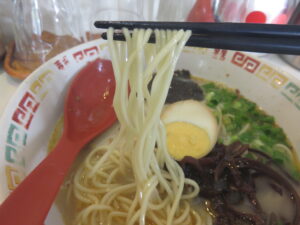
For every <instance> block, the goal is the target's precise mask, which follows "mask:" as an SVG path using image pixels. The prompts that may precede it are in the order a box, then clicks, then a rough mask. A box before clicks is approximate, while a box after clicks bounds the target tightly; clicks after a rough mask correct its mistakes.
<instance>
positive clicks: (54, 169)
mask: <svg viewBox="0 0 300 225" xmlns="http://www.w3.org/2000/svg"><path fill="white" fill-rule="evenodd" d="M81 147H82V145H81V144H78V143H76V142H75V143H74V142H72V141H70V140H69V139H68V138H66V136H65V135H64V136H63V137H62V138H61V139H60V141H59V143H58V144H57V146H56V147H55V149H54V150H53V151H52V152H51V153H50V154H49V156H48V157H46V158H45V159H44V160H43V161H42V162H41V163H40V164H39V165H38V166H37V167H36V168H35V169H34V170H33V171H32V172H31V173H30V174H29V175H28V176H27V177H26V178H25V179H24V181H23V182H22V183H21V184H20V185H19V186H18V187H17V188H16V189H15V190H14V191H13V192H12V193H11V194H10V195H9V196H8V198H7V199H6V200H5V201H4V202H3V203H2V205H1V206H0V221H1V224H5V225H41V224H43V222H44V220H45V218H46V216H47V214H48V211H49V209H50V207H51V205H52V203H53V201H54V199H55V197H56V194H57V192H58V191H59V188H60V185H61V184H62V183H63V181H64V178H65V175H66V173H67V172H68V170H69V168H70V166H71V164H72V162H73V161H74V159H75V157H76V155H77V153H78V152H79V151H80V149H81Z"/></svg>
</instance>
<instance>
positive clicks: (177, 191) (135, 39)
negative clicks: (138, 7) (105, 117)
mask: <svg viewBox="0 0 300 225" xmlns="http://www.w3.org/2000/svg"><path fill="white" fill-rule="evenodd" d="M123 33H124V35H125V37H126V42H124V43H121V42H115V41H113V29H109V30H108V44H109V49H110V54H111V59H112V64H113V68H114V73H115V79H116V92H115V96H114V102H113V105H114V109H115V112H116V114H117V117H118V121H119V124H120V125H119V128H118V129H117V132H116V134H114V136H113V137H109V138H106V139H105V140H104V141H103V143H102V145H101V146H99V147H97V148H95V149H93V150H92V151H91V152H90V153H89V154H88V155H87V157H86V159H85V160H84V162H83V163H82V164H81V165H80V167H79V168H78V169H77V171H76V172H75V174H74V176H73V178H72V179H71V184H70V189H69V190H70V191H71V195H73V197H74V198H75V202H76V210H75V211H76V212H75V213H76V217H75V219H74V221H73V222H72V223H73V224H76V225H96V224H97V225H99V224H103V225H115V224H118V225H121V224H128V225H135V224H140V225H144V224H155V225H165V224H166V225H176V224H178V225H179V224H180V225H185V224H186V225H190V224H197V225H200V224H208V225H209V224H212V220H211V218H210V216H209V215H208V214H207V213H206V212H205V211H204V210H199V209H198V210H197V212H196V211H195V210H193V207H192V206H191V200H192V199H193V198H195V197H196V196H197V195H198V193H199V186H198V184H197V183H196V182H195V181H193V180H191V179H187V178H185V176H184V173H183V171H182V169H181V167H180V166H179V165H178V163H177V162H176V161H175V160H173V159H172V158H171V157H170V155H169V153H168V151H167V146H166V133H165V128H164V125H163V123H162V122H161V120H160V114H161V111H162V109H163V106H164V103H165V100H166V96H167V93H168V89H169V86H170V82H171V80H172V76H173V73H174V69H175V65H176V62H177V60H178V57H179V55H180V53H181V51H182V49H183V47H184V45H185V43H186V41H187V40H188V38H189V37H190V35H191V32H190V31H183V30H179V31H164V30H155V36H156V44H154V45H150V44H147V42H148V40H149V37H150V35H151V33H152V30H150V29H148V30H134V31H133V33H132V36H131V35H130V33H129V31H128V30H127V29H123ZM154 73H155V74H156V76H155V77H154V78H153V74H154ZM152 79H153V81H152V86H151V89H150V90H149V89H148V84H149V82H150V81H151V80H152ZM129 87H130V93H129V94H128V90H129Z"/></svg>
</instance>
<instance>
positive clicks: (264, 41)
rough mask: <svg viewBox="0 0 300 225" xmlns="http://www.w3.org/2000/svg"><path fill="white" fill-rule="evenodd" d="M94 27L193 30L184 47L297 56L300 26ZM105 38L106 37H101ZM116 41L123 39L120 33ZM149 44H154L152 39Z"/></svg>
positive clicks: (110, 24) (146, 24) (140, 24)
mask: <svg viewBox="0 0 300 225" xmlns="http://www.w3.org/2000/svg"><path fill="white" fill-rule="evenodd" d="M95 26H96V27H97V28H109V27H114V28H115V29H121V28H123V27H127V28H128V29H130V30H132V29H134V28H151V29H176V30H178V29H184V30H192V32H193V35H192V36H191V38H190V39H189V41H188V42H187V46H195V47H206V48H220V49H230V50H239V51H250V52H266V53H277V54H291V55H300V26H297V25H275V24H246V23H191V22H148V21H145V22H144V21H97V22H95ZM102 37H103V38H105V39H106V34H105V33H104V34H103V35H102ZM114 39H115V40H124V36H123V35H122V33H115V34H114ZM149 42H155V37H154V36H152V37H151V38H150V40H149Z"/></svg>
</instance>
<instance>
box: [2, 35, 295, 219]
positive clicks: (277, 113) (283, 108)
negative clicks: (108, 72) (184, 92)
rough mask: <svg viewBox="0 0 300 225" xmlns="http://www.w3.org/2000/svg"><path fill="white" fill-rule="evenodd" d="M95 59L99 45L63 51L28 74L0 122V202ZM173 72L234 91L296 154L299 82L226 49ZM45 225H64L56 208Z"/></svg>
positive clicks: (186, 55)
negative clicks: (272, 122) (270, 119)
mask: <svg viewBox="0 0 300 225" xmlns="http://www.w3.org/2000/svg"><path fill="white" fill-rule="evenodd" d="M96 57H103V58H109V54H108V50H107V44H106V42H105V41H103V40H95V41H92V42H88V43H85V44H82V45H80V46H77V47H75V48H73V49H70V50H68V51H66V52H63V53H62V54H60V55H58V56H56V57H55V58H53V59H51V60H50V61H48V62H47V63H45V64H43V65H42V66H41V67H39V68H38V69H37V70H36V71H35V72H34V73H32V74H31V75H30V76H29V77H28V78H27V79H26V80H25V81H24V82H23V83H22V85H21V86H20V87H19V89H18V90H17V92H16V93H15V95H14V96H13V98H12V99H11V101H10V102H9V104H8V106H7V108H6V110H5V112H4V114H3V116H2V118H1V121H0V202H1V201H3V200H4V199H5V198H6V196H8V194H9V193H10V192H11V191H12V190H13V189H14V188H15V187H16V186H17V184H18V183H20V181H21V180H22V179H23V178H24V177H25V176H26V174H28V173H29V172H30V171H31V170H32V168H34V167H35V166H36V165H37V164H38V163H39V162H40V161H41V160H42V158H43V157H45V156H46V154H47V145H48V140H49V137H50V135H51V132H52V130H53V128H54V126H55V123H56V121H57V120H58V118H59V116H60V115H61V114H62V110H63V100H64V95H65V91H66V88H67V86H68V83H69V81H70V79H71V78H72V77H73V76H74V75H75V74H76V72H78V71H79V70H80V69H81V68H82V67H84V66H85V65H86V63H87V62H88V61H92V60H94V59H95V58H96ZM177 68H178V69H188V70H190V71H191V73H192V74H193V75H196V76H200V77H203V78H205V79H208V80H212V81H217V82H222V83H224V84H226V85H227V86H228V87H231V88H238V89H239V90H240V92H241V93H242V94H243V95H244V96H246V97H247V98H248V99H250V100H252V101H254V102H256V103H257V104H258V105H259V106H260V107H261V108H262V109H263V110H265V111H266V112H267V113H268V114H270V115H273V116H274V117H275V118H276V121H277V122H278V124H279V126H281V127H282V128H283V129H284V130H285V132H286V134H287V135H288V137H289V138H290V140H291V142H292V144H293V146H294V147H295V148H296V150H297V151H298V153H300V135H299V124H300V80H297V79H296V78H295V77H294V76H292V75H290V74H287V73H285V72H284V71H281V70H280V69H279V68H275V67H273V66H270V65H268V64H266V63H264V62H262V61H260V60H259V59H256V58H254V57H252V56H250V55H247V54H245V53H242V52H235V51H226V50H214V49H204V48H186V49H185V50H184V52H183V54H182V56H181V58H180V60H179V62H178V65H177ZM46 224H55V225H62V224H63V222H62V217H61V215H60V212H59V211H58V210H57V209H56V207H55V205H54V206H53V207H52V209H51V212H50V214H49V216H48V218H47V221H46Z"/></svg>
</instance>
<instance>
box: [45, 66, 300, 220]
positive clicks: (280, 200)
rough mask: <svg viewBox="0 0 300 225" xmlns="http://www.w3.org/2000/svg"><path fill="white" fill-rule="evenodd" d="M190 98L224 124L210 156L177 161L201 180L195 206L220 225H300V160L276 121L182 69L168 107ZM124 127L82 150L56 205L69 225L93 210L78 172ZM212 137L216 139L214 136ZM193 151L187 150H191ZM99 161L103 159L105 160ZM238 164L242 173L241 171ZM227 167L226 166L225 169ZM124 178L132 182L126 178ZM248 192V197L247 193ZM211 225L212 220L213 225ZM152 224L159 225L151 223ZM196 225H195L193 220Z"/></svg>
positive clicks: (57, 131)
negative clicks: (80, 193)
mask: <svg viewBox="0 0 300 225" xmlns="http://www.w3.org/2000/svg"><path fill="white" fill-rule="evenodd" d="M188 100H189V101H191V100H193V101H197V102H201V103H203V104H205V105H206V106H208V107H209V108H210V110H211V112H212V113H213V115H214V117H215V119H216V120H217V123H218V127H217V129H215V130H216V132H217V143H216V144H215V145H214V146H212V149H211V150H209V151H211V152H210V153H209V152H207V153H206V154H207V155H206V156H204V157H203V158H201V159H195V158H193V157H190V155H188V153H186V155H185V156H187V157H185V158H184V159H182V160H180V159H177V160H178V163H179V164H180V165H181V166H182V169H183V171H184V173H185V176H186V177H188V178H191V179H193V180H195V181H196V182H197V183H198V184H199V186H200V195H199V197H198V198H196V199H195V202H194V203H193V204H192V205H193V207H194V208H195V210H198V209H203V208H205V209H206V210H207V213H208V214H210V215H211V216H212V218H213V223H214V224H220V225H221V224H222V225H226V224H228V225H231V224H232V225H239V224H241V225H243V224H245V225H246V224H257V225H258V224H270V225H277V224H278V225H280V224H292V223H293V221H294V222H295V221H296V224H297V223H298V220H297V219H295V218H296V217H297V215H296V214H298V213H297V211H296V210H297V208H296V209H295V207H296V206H295V205H297V200H298V199H297V197H296V196H295V195H296V194H295V193H292V195H291V188H290V186H292V187H293V188H294V189H295V190H296V191H297V190H298V189H299V188H298V181H299V179H300V173H299V163H298V158H297V157H296V154H295V152H294V149H293V147H292V146H291V144H290V142H289V140H288V138H287V136H286V135H285V133H284V131H283V130H282V129H281V128H280V127H278V126H277V125H276V121H275V120H274V118H273V117H272V116H270V115H266V114H265V113H264V112H263V111H262V110H261V109H260V108H259V107H258V106H257V105H256V104H255V103H253V102H251V101H249V100H247V99H246V98H244V97H243V96H242V95H241V94H240V93H239V91H238V90H231V89H228V88H226V87H225V86H224V85H222V84H216V83H212V82H209V81H206V80H202V79H199V78H196V77H192V76H191V75H190V73H189V72H188V71H185V70H182V71H176V72H175V74H174V77H173V80H172V83H171V86H170V89H169V94H168V97H167V100H166V106H170V105H172V104H176V103H177V102H183V101H188ZM183 115H184V114H183ZM203 119H205V118H203ZM208 126H213V125H208ZM118 128H119V126H118V124H115V125H114V126H113V127H112V128H110V129H109V130H108V131H107V132H106V133H105V134H103V135H101V136H100V137H98V138H97V139H95V140H94V141H93V142H92V143H90V144H89V145H88V146H87V147H86V149H85V150H83V151H81V153H80V156H79V157H78V158H77V160H76V162H75V163H74V165H73V168H72V169H71V171H70V173H69V176H68V177H67V178H66V180H65V183H64V185H63V186H62V189H61V192H60V193H59V196H58V198H57V202H56V203H57V205H58V206H59V208H60V209H61V211H62V212H64V213H63V216H64V219H65V222H66V225H74V224H75V223H74V218H75V217H76V214H77V213H78V211H80V210H81V209H82V208H83V207H87V205H83V204H82V203H80V202H78V201H77V200H76V198H75V197H74V193H73V189H72V186H73V183H74V174H75V173H76V171H77V170H78V169H79V168H80V165H81V163H82V162H83V161H84V159H85V158H86V157H87V155H88V154H89V153H90V151H91V150H92V149H94V148H97V146H99V145H101V144H103V141H104V140H107V138H108V137H111V139H113V138H114V134H115V133H116V131H117V130H118ZM61 129H62V119H61V120H59V121H58V124H57V126H56V129H55V131H54V132H53V135H52V138H51V140H50V142H49V149H51V148H52V147H53V146H54V145H55V143H56V142H57V140H58V138H59V136H60V131H61ZM212 132H214V130H213V131H212ZM207 138H210V135H208V137H207ZM228 146H229V147H228ZM185 148H186V147H185ZM188 150H189V149H183V150H182V151H187V152H189V151H188ZM260 153H262V155H260ZM183 155H184V154H183ZM98 157H99V158H101V156H98ZM210 159H213V160H214V161H215V164H213V163H210V162H209V160H210ZM95 160H98V159H95ZM243 160H245V162H244V161H243ZM246 160H252V161H253V165H252V164H251V165H250V163H249V162H251V163H252V161H246ZM241 161H243V163H242V162H241ZM254 162H259V163H261V164H262V165H264V166H266V168H267V169H269V168H270V171H271V172H270V173H267V174H266V173H263V172H262V171H261V169H262V168H258V167H259V166H260V165H261V164H259V166H258V165H256V164H254ZM222 163H223V164H222ZM226 163H227V164H226ZM230 163H231V165H229V164H230ZM234 163H236V164H237V165H238V166H237V167H240V168H241V169H239V170H235V168H234V167H235V165H233V164H234ZM247 163H248V164H247ZM221 164H222V165H223V166H222V168H221V167H220V166H219V165H221ZM199 165H200V166H201V167H205V165H207V167H205V168H201V169H199V168H198V167H199ZM216 171H217V172H216ZM249 171H250V172H249ZM268 171H269V170H268ZM272 171H276V173H278V174H279V176H280V177H279V178H278V177H276V175H274V176H273V174H272ZM216 174H217V175H216ZM284 176H285V177H289V178H287V180H284V182H287V183H288V184H287V185H281V184H278V181H279V180H280V179H281V177H284ZM240 177H243V179H242V178H240ZM274 177H276V178H274ZM244 178H247V179H244ZM119 179H126V178H124V177H120V178H119ZM248 183H251V185H248ZM246 184H247V185H246ZM243 185H244V186H243ZM186 188H188V187H186ZM247 188H248V189H247ZM246 189H247V190H246ZM250 189H251V190H250ZM243 191H244V192H245V193H246V194H244V193H242V192H243ZM253 202H254V203H253ZM271 202H272V203H274V204H272V203H271ZM283 205H284V207H282V206H283ZM283 209H284V210H283ZM258 214H259V216H257V215H258ZM221 217H222V219H220V218H221ZM209 223H210V222H209V221H208V222H207V224H209ZM147 224H154V223H153V221H148V223H147ZM191 224H193V222H192V221H191ZM296 224H293V225H296Z"/></svg>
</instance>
